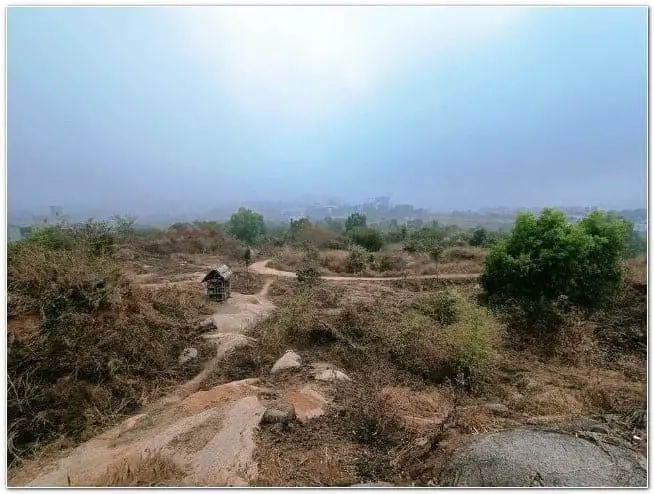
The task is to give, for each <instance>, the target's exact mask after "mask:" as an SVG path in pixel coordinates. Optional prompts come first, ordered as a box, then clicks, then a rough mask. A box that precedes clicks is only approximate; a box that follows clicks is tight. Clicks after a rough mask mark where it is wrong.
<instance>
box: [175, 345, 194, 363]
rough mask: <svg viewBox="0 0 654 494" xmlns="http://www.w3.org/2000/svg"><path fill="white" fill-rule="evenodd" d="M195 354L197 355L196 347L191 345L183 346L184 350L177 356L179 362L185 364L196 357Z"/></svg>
mask: <svg viewBox="0 0 654 494" xmlns="http://www.w3.org/2000/svg"><path fill="white" fill-rule="evenodd" d="M197 356H198V350H197V348H193V347H188V348H184V351H183V352H182V354H181V355H180V356H179V363H180V364H185V363H186V362H188V361H189V360H193V359H194V358H197Z"/></svg>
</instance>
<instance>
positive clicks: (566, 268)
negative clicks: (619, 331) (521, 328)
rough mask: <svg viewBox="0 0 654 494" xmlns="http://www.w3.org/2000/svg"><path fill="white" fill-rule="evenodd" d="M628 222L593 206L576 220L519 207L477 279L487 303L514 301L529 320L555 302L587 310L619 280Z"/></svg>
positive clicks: (541, 315) (612, 291)
mask: <svg viewBox="0 0 654 494" xmlns="http://www.w3.org/2000/svg"><path fill="white" fill-rule="evenodd" d="M627 236H628V224H627V222H625V221H624V220H622V219H619V218H614V217H611V216H609V215H607V214H606V213H602V212H593V213H591V214H589V215H588V216H587V217H585V218H584V219H583V220H582V221H580V222H579V223H577V224H571V223H569V222H568V221H567V219H566V217H565V215H564V214H563V213H562V212H560V211H556V210H553V209H546V210H544V211H543V212H542V213H541V215H540V216H539V217H535V216H534V215H532V214H530V213H522V214H520V215H518V217H517V218H516V220H515V225H514V227H513V230H512V231H511V233H510V234H509V235H508V236H507V237H506V238H505V239H504V240H502V241H501V242H499V243H498V244H496V245H495V246H494V247H493V248H492V249H491V250H490V252H489V253H488V255H487V256H486V258H485V261H484V271H483V273H482V275H481V277H480V284H481V287H482V288H483V290H484V292H485V294H486V295H487V297H488V300H489V301H490V302H491V304H494V305H498V306H501V307H509V306H510V305H511V304H514V303H515V304H517V305H518V306H519V308H521V309H522V311H523V312H524V314H525V315H526V316H527V317H528V318H529V319H530V321H531V322H535V321H540V322H545V321H548V320H549V319H548V317H547V316H548V315H552V314H554V308H555V307H562V306H561V304H560V302H561V301H565V302H566V304H565V306H564V307H576V308H579V309H582V310H586V311H592V310H594V309H597V308H598V307H600V306H601V305H602V304H604V303H605V302H606V301H607V300H608V299H609V298H610V297H611V296H613V295H614V294H615V293H616V291H617V290H618V288H619V286H620V281H621V275H622V270H621V260H622V258H623V256H624V254H625V251H626V244H627Z"/></svg>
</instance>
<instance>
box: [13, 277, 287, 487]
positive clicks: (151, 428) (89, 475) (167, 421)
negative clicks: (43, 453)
mask: <svg viewBox="0 0 654 494" xmlns="http://www.w3.org/2000/svg"><path fill="white" fill-rule="evenodd" d="M272 281H273V280H272V279H270V280H267V282H266V283H265V284H264V286H263V288H262V289H261V290H260V291H259V292H258V293H257V294H256V295H242V294H240V293H234V292H233V293H232V297H231V298H230V299H228V300H227V301H225V302H224V303H222V304H221V305H220V308H219V309H218V310H217V311H216V312H215V313H214V314H212V315H211V316H210V317H211V318H212V319H213V322H214V324H215V325H216V328H217V329H216V330H215V331H214V332H212V333H208V334H205V335H204V337H205V338H207V339H210V340H213V341H215V344H216V346H217V352H216V356H215V357H214V359H212V361H211V362H209V363H208V364H207V365H206V366H205V368H204V370H203V371H202V372H201V373H200V374H198V375H197V376H196V377H195V378H193V379H192V380H190V381H188V382H186V383H185V384H183V385H181V386H179V387H178V388H177V389H176V390H175V391H174V392H172V393H170V394H168V395H167V396H165V397H163V398H162V399H160V400H158V401H157V402H155V403H153V404H151V405H150V406H147V407H146V408H145V409H144V410H142V411H141V413H139V414H138V415H135V416H132V417H130V418H128V419H127V420H125V421H123V422H122V423H121V424H119V425H117V426H116V427H113V428H112V429H110V430H108V431H106V432H105V433H103V434H101V435H99V436H96V437H95V438H93V439H91V440H89V441H87V442H86V443H83V444H81V445H79V446H78V447H76V448H74V449H72V450H70V451H67V452H62V453H61V454H59V455H56V456H55V458H52V457H50V458H37V459H34V460H32V461H28V462H26V463H25V464H24V465H23V466H21V467H19V468H17V469H16V470H15V471H13V472H12V473H11V478H10V479H9V480H8V484H9V485H11V486H40V487H50V486H68V485H70V486H101V485H106V483H107V482H108V480H106V479H108V478H111V476H112V475H116V473H119V472H121V471H124V470H126V469H127V468H128V465H129V468H130V469H131V471H132V472H136V471H137V470H138V464H139V461H140V459H142V458H145V457H147V455H148V454H152V453H153V452H154V453H158V454H160V455H162V456H164V457H166V458H168V459H170V460H172V461H173V462H174V463H175V465H176V467H177V468H178V469H179V470H180V471H182V472H184V476H183V478H180V479H179V480H178V481H177V482H175V484H176V485H187V486H194V485H196V486H197V485H202V486H236V485H240V486H244V485H245V486H247V485H248V481H249V480H250V479H251V478H252V477H254V476H256V471H257V465H256V463H255V462H254V460H253V459H252V455H253V452H254V448H255V443H254V438H253V433H254V429H255V428H256V427H257V426H258V424H259V422H260V420H261V417H262V415H263V412H264V410H265V408H264V406H263V405H262V403H261V402H260V400H259V398H258V395H259V394H260V393H262V392H265V391H267V390H266V389H265V388H263V387H260V386H259V385H258V384H259V381H258V379H245V380H243V381H234V382H231V383H227V384H223V385H219V386H216V387H214V388H212V389H209V390H207V391H198V389H199V388H200V386H201V385H202V383H203V381H204V380H205V379H206V378H207V377H208V376H209V374H210V373H211V371H212V370H213V369H214V368H215V367H216V366H218V365H220V362H221V360H222V359H223V357H224V356H225V355H226V354H227V353H229V351H230V350H232V349H235V348H238V347H241V346H245V345H248V344H250V343H251V342H252V341H253V340H252V339H251V338H249V337H247V336H245V335H244V334H243V333H244V332H245V330H246V328H247V327H248V326H250V325H252V324H254V323H255V322H256V321H257V320H258V319H259V318H263V317H265V316H266V315H267V314H268V313H270V312H271V311H272V310H273V309H274V305H273V304H272V303H271V302H270V301H269V300H268V298H267V293H268V289H269V287H270V285H271V283H272ZM184 282H186V280H179V281H177V283H184ZM162 285H165V283H163V284H162Z"/></svg>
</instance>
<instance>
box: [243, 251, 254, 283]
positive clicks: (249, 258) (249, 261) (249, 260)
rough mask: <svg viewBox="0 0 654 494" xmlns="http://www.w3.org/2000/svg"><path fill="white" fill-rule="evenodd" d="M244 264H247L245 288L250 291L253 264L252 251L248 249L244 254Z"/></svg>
mask: <svg viewBox="0 0 654 494" xmlns="http://www.w3.org/2000/svg"><path fill="white" fill-rule="evenodd" d="M243 264H245V287H246V290H248V291H249V290H250V264H252V251H251V250H250V248H249V247H248V248H247V249H245V252H243Z"/></svg>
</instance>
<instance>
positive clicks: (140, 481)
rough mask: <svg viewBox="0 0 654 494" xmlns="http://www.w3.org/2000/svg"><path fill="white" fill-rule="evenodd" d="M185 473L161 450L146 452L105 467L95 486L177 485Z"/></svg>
mask: <svg viewBox="0 0 654 494" xmlns="http://www.w3.org/2000/svg"><path fill="white" fill-rule="evenodd" d="M185 476H186V473H185V472H184V471H183V470H182V469H181V468H180V467H178V466H177V465H176V464H175V462H174V461H173V460H172V459H171V458H169V457H166V456H163V455H162V454H161V452H158V451H157V452H154V453H153V452H147V453H145V454H144V455H141V457H139V458H138V459H137V460H136V461H134V460H132V461H130V460H127V459H123V460H122V461H121V462H120V463H119V464H118V465H113V466H111V467H109V468H108V469H107V471H106V472H105V473H104V475H103V476H102V477H100V478H99V479H98V480H97V482H94V485H95V486H99V487H158V486H178V485H180V483H181V481H182V479H183V478H184V477H185Z"/></svg>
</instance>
